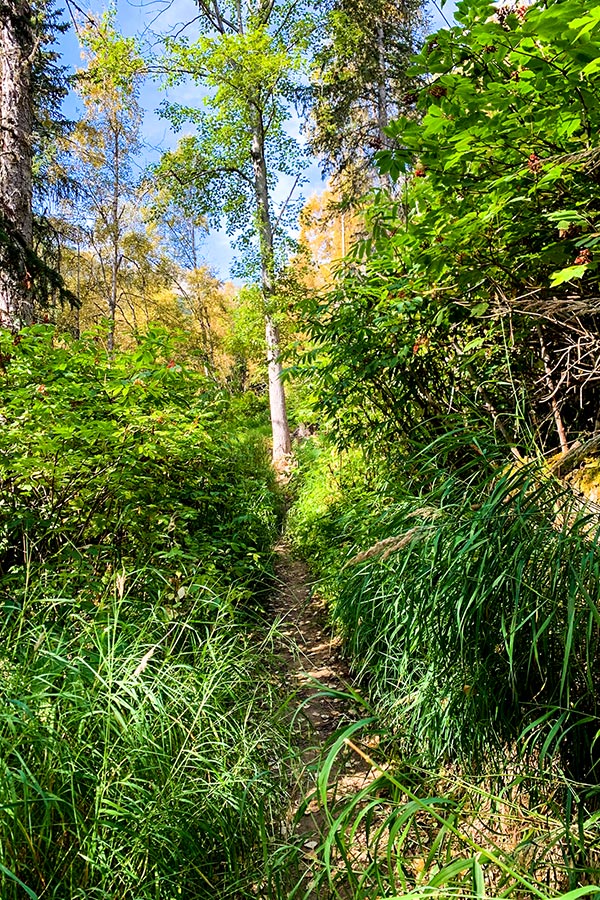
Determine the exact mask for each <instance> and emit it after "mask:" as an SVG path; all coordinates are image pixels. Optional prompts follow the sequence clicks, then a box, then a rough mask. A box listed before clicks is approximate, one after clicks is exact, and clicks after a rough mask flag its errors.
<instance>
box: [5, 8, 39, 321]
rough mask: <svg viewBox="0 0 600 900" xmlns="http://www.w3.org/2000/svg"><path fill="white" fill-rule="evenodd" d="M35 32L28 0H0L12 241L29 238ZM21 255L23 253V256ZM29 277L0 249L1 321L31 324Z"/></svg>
mask: <svg viewBox="0 0 600 900" xmlns="http://www.w3.org/2000/svg"><path fill="white" fill-rule="evenodd" d="M33 54H34V36H33V26H32V18H31V7H30V5H29V3H28V2H27V0H0V214H1V216H2V219H3V220H4V223H5V225H6V226H7V231H8V232H9V237H10V240H11V241H12V242H13V243H14V242H15V241H16V242H17V243H18V244H21V247H22V248H27V247H31V245H32V240H33V215H32V209H31V189H32V159H33V146H32V125H33V111H32V98H31V66H32V57H33ZM21 258H22V254H21ZM32 318H33V310H32V303H31V286H30V276H29V273H28V272H27V271H24V270H23V267H22V266H17V265H16V264H15V253H14V252H11V250H10V248H8V247H7V246H6V245H4V246H3V247H0V325H2V326H4V327H8V328H18V327H19V326H20V325H21V324H27V323H28V322H31V321H32Z"/></svg>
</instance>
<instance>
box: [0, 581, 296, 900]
mask: <svg viewBox="0 0 600 900" xmlns="http://www.w3.org/2000/svg"><path fill="white" fill-rule="evenodd" d="M147 574H148V573H145V572H139V573H130V574H128V576H127V577H126V578H125V577H124V576H122V575H118V576H116V577H115V578H113V579H112V581H111V583H110V584H109V585H107V589H106V590H105V591H104V592H103V593H101V594H99V595H97V596H95V597H93V598H90V602H89V604H87V605H86V604H81V603H77V602H74V601H73V599H72V598H60V597H48V596H47V595H44V594H41V593H39V592H38V591H34V592H33V594H32V595H31V596H30V597H28V598H27V599H26V601H25V602H24V603H23V604H22V605H20V608H18V609H17V608H14V609H13V610H5V612H6V613H7V614H6V615H5V619H4V625H3V628H2V634H1V635H0V646H1V648H2V649H1V650H0V671H1V672H2V681H1V683H0V766H1V769H2V776H1V778H0V805H1V808H2V815H1V816H0V848H1V849H0V853H1V856H0V864H1V867H0V885H1V895H2V897H3V898H7V900H9V898H10V900H12V898H15V900H16V898H20V897H24V896H38V897H40V898H41V897H44V898H45V897H52V898H57V900H58V898H61V900H64V898H75V897H93V898H109V897H110V898H116V897H119V898H132V900H133V898H136V900H145V898H148V900H150V898H153V900H158V898H161V900H162V898H165V900H170V898H178V897H189V898H192V897H194V898H196V897H197V898H201V897H215V896H219V897H227V896H232V897H233V896H236V897H243V896H254V894H252V886H253V885H256V884H258V883H260V881H261V879H262V878H263V876H264V872H263V862H264V847H263V844H265V845H269V844H270V843H272V842H273V840H274V839H275V837H276V835H277V831H278V820H279V818H280V816H281V811H282V809H283V808H284V807H285V788H286V777H287V776H286V768H285V760H286V759H287V757H288V752H289V745H288V737H287V725H286V721H285V719H286V716H285V708H284V706H283V705H282V698H281V694H280V692H279V690H278V687H277V685H276V683H275V679H274V678H273V675H272V672H271V671H270V668H269V664H268V660H269V658H270V655H271V651H272V636H271V635H270V634H269V633H268V632H267V633H263V632H261V631H260V630H259V629H258V628H249V627H248V626H242V625H240V624H239V623H237V622H236V620H235V618H234V615H233V613H232V609H231V607H230V605H229V603H228V601H227V598H226V596H223V594H221V595H215V593H214V592H213V591H212V590H211V589H210V588H206V589H203V587H202V585H201V584H198V583H195V584H194V583H192V584H188V588H189V589H190V590H191V592H192V595H193V597H194V602H193V604H192V603H187V604H179V606H173V605H171V604H169V603H164V604H161V603H157V602H156V597H152V596H151V595H149V593H148V591H147V585H146V584H145V579H146V578H147ZM192 588H193V590H192ZM19 882H21V885H20V884H19Z"/></svg>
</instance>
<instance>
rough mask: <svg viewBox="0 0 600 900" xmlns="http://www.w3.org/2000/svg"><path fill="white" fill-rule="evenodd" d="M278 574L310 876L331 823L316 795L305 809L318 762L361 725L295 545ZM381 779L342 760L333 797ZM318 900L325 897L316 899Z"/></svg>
mask: <svg viewBox="0 0 600 900" xmlns="http://www.w3.org/2000/svg"><path fill="white" fill-rule="evenodd" d="M275 550H276V554H277V559H276V574H277V579H278V583H279V585H280V587H279V590H278V591H277V593H276V595H275V597H274V598H273V604H272V606H273V614H274V618H275V621H276V622H278V623H279V628H280V632H281V634H282V641H281V643H280V646H279V651H278V652H279V655H280V658H281V660H282V662H283V665H284V671H285V678H286V683H287V686H288V687H289V689H290V690H291V692H292V694H293V696H294V703H293V708H294V714H295V719H296V723H297V741H298V743H299V746H300V750H301V762H302V769H301V772H300V775H299V778H298V787H297V790H296V795H295V796H293V797H291V798H290V801H291V802H290V813H289V820H290V829H293V831H294V833H295V834H296V836H299V837H300V839H301V841H302V845H303V853H304V857H305V867H306V870H307V872H306V874H307V876H309V875H310V871H311V869H314V866H316V865H317V859H316V856H315V853H314V851H315V848H316V847H318V846H319V845H320V843H321V840H322V837H323V835H324V832H325V822H326V816H325V814H324V811H323V810H322V809H321V807H320V804H319V802H318V800H317V798H316V796H313V797H312V799H311V800H310V802H309V803H308V805H307V806H306V809H305V811H304V813H303V815H301V816H298V811H299V807H300V804H301V803H302V802H303V800H304V802H306V799H305V798H306V797H307V796H310V795H311V793H314V789H315V778H316V768H317V764H318V761H319V760H320V759H321V757H322V755H323V754H324V752H326V750H327V749H328V746H329V745H330V744H331V738H332V736H333V735H335V734H336V732H338V731H339V729H341V728H343V727H344V726H346V725H348V724H350V723H351V722H353V721H356V720H357V719H359V718H361V713H360V711H359V710H358V709H357V708H355V706H354V705H353V701H352V697H351V696H345V697H336V696H331V695H328V694H327V691H335V692H343V693H344V694H346V695H348V688H349V685H350V684H351V682H352V679H351V675H350V672H349V669H348V666H347V665H346V662H345V661H344V659H343V657H342V653H341V642H340V639H339V638H338V637H336V636H334V635H333V633H332V631H331V628H330V627H329V626H328V621H327V611H326V608H325V604H324V603H323V601H322V600H321V599H320V598H319V596H318V594H314V593H313V591H312V589H311V580H310V574H309V572H308V569H307V567H306V565H305V564H304V563H303V562H302V561H300V560H297V559H294V558H293V557H292V554H291V551H290V548H289V546H288V545H287V544H286V543H285V542H281V543H279V544H278V545H277V547H276V548H275ZM373 777H374V773H373V772H372V770H371V768H370V766H369V765H368V763H367V762H366V761H365V760H363V759H362V758H361V757H360V756H359V755H357V754H356V753H351V752H344V753H341V754H340V756H339V758H338V760H337V761H336V765H335V766H334V768H333V769H332V773H331V778H330V784H329V791H328V795H329V796H330V797H331V796H332V794H333V792H335V796H336V798H338V799H341V798H343V796H344V795H350V794H354V793H356V791H358V790H360V789H361V788H362V787H363V786H364V784H365V783H366V781H367V780H369V779H371V778H373ZM314 896H325V895H322V894H318V895H317V894H315V895H314Z"/></svg>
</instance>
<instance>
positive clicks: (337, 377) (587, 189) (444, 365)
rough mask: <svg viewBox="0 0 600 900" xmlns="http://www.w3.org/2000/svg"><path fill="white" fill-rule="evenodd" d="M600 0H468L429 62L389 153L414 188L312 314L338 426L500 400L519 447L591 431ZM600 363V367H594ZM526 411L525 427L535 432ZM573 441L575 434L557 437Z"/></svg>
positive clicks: (375, 221)
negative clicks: (581, 353) (509, 0)
mask: <svg viewBox="0 0 600 900" xmlns="http://www.w3.org/2000/svg"><path fill="white" fill-rule="evenodd" d="M596 13H597V10H595V8H594V7H593V6H592V8H590V5H589V4H588V3H583V2H579V0H567V2H561V3H557V2H551V3H549V4H547V5H544V6H542V5H539V6H538V5H533V6H530V7H529V8H526V7H525V6H510V7H503V8H502V9H498V8H497V7H495V6H492V5H490V4H488V3H487V2H486V0H464V2H463V3H461V4H459V9H458V12H457V19H458V23H459V24H458V25H457V26H456V27H454V28H451V29H448V30H443V31H440V32H438V33H437V34H435V35H434V36H432V37H431V38H430V39H429V40H428V42H427V43H426V46H425V48H424V50H423V52H422V54H421V56H420V57H419V58H418V59H417V62H416V65H415V68H414V74H415V76H416V77H420V78H423V79H424V80H425V83H424V85H423V87H422V88H421V89H420V90H419V91H418V92H416V93H415V95H414V97H413V101H414V103H415V114H414V115H410V116H407V117H404V118H400V119H398V120H397V121H396V122H393V123H392V124H391V125H390V127H389V129H388V134H389V136H390V137H391V138H393V141H394V143H395V149H391V150H389V151H386V152H382V153H381V154H380V156H379V161H380V166H381V169H382V171H383V172H384V173H389V174H390V175H391V176H392V177H393V178H395V179H398V182H399V184H398V188H399V193H400V194H401V196H400V198H399V199H397V200H395V201H390V199H389V198H388V197H386V196H385V195H378V196H376V197H375V198H374V200H373V203H372V205H371V208H370V210H369V212H368V216H367V231H368V237H367V239H366V240H365V241H364V242H362V243H361V244H359V245H358V246H357V247H356V248H355V250H354V252H353V253H352V254H351V255H350V257H349V258H348V260H347V261H346V263H345V265H344V267H343V268H342V270H341V272H340V277H339V279H338V283H337V285H336V286H335V288H334V291H333V292H332V293H331V294H330V295H329V296H328V297H325V298H324V299H322V300H321V302H320V303H319V304H316V305H314V306H313V308H311V309H309V315H310V317H311V321H312V333H313V337H314V338H315V340H316V342H317V344H318V346H319V347H320V348H321V349H322V353H321V356H320V358H319V361H318V363H317V364H316V366H315V367H314V372H315V375H316V377H317V378H318V379H319V381H320V389H321V395H322V403H323V407H324V409H325V411H326V413H327V414H328V415H329V416H331V417H332V418H335V419H336V420H337V424H338V426H339V428H340V429H341V436H342V437H344V436H345V435H346V436H348V437H350V438H351V437H352V436H353V435H354V436H356V435H360V436H364V435H365V433H366V432H368V431H369V430H370V429H371V430H372V429H373V428H375V427H377V428H379V430H380V432H381V431H384V432H385V431H387V432H388V436H389V438H390V440H398V439H399V438H402V437H403V436H405V435H406V434H408V433H409V432H410V431H411V429H412V428H413V427H414V426H421V430H422V431H423V432H424V434H425V435H429V437H434V436H435V435H437V434H439V433H441V432H443V431H444V430H445V428H446V420H447V417H448V415H452V414H455V415H457V416H458V417H459V421H464V420H465V419H466V418H471V417H472V411H473V410H476V411H477V413H479V412H486V413H487V415H488V416H489V417H490V419H491V420H493V422H494V424H495V425H496V426H497V427H498V430H499V432H500V433H502V436H503V439H504V440H505V441H507V442H524V441H525V440H526V435H534V436H535V437H536V438H537V440H538V441H539V442H541V443H542V444H544V445H546V446H549V447H553V446H556V444H557V438H556V435H555V433H554V428H555V425H556V421H557V413H558V414H560V416H561V417H562V423H563V425H564V428H565V430H566V432H567V435H568V434H569V432H571V433H577V432H580V431H581V430H591V429H593V428H594V427H595V416H596V410H597V409H598V408H599V406H600V403H599V400H598V396H597V390H596V385H595V381H593V380H592V379H590V378H589V373H590V368H588V365H587V362H586V363H583V361H582V359H581V357H578V356H577V353H576V350H574V348H575V347H576V346H577V342H578V341H579V340H580V339H581V341H582V342H583V344H582V345H581V346H583V345H585V347H586V352H588V353H589V357H587V359H588V360H589V361H590V363H591V369H594V367H595V365H596V362H595V360H596V358H597V353H598V349H599V347H598V343H597V339H596V334H597V327H596V320H595V314H596V306H595V296H596V293H597V288H598V277H597V261H596V259H595V255H594V248H595V246H596V242H597V240H598V238H597V231H598V228H597V224H598V223H597V215H596V209H597V207H598V202H599V193H598V181H597V177H596V165H595V159H596V156H597V152H598V147H597V144H598V133H599V129H598V125H599V124H600V122H599V121H598V118H597V117H598V110H599V109H600V103H599V100H600V95H599V90H600V88H599V82H598V67H597V60H598V57H599V56H600V26H599V24H598V22H599V20H598V17H597V15H596ZM591 360H594V362H591ZM523 422H524V423H525V430H524V432H523V431H522V430H521V428H522V423H523ZM561 440H562V439H561Z"/></svg>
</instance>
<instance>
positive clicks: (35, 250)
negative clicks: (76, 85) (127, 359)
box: [0, 0, 75, 328]
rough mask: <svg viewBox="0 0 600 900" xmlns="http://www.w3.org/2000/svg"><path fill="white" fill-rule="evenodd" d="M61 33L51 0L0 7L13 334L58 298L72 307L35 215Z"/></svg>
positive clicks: (3, 225)
mask: <svg viewBox="0 0 600 900" xmlns="http://www.w3.org/2000/svg"><path fill="white" fill-rule="evenodd" d="M66 28H67V26H66V25H65V24H64V22H62V20H61V17H60V13H58V12H57V11H56V9H55V4H54V0H35V2H32V3H29V2H20V0H7V2H0V324H1V325H4V326H7V327H10V328H18V327H19V326H20V325H23V324H28V323H30V322H32V321H33V320H34V316H35V314H36V311H37V309H38V307H39V306H42V305H45V304H47V303H48V301H49V300H50V299H51V298H52V296H53V295H57V296H58V297H59V299H60V300H61V301H63V302H64V301H68V302H74V299H75V298H74V297H73V296H72V295H71V294H70V293H69V292H68V291H66V290H65V287H64V284H63V282H62V280H61V278H60V276H59V275H58V274H57V272H56V265H57V258H56V253H55V249H56V244H55V242H54V241H52V240H50V241H48V240H47V236H48V228H47V220H46V219H45V217H44V216H43V215H40V214H38V215H37V216H36V215H35V210H36V206H37V208H38V210H39V208H40V207H41V201H44V202H45V200H46V198H47V195H48V192H49V190H50V188H51V183H52V179H51V178H50V177H49V171H50V168H51V166H50V160H51V159H52V157H53V153H54V147H55V144H56V137H57V135H58V134H59V133H64V131H65V130H66V129H67V128H68V125H69V123H68V122H67V121H66V120H65V118H64V116H63V115H62V113H61V110H60V106H61V102H62V99H63V97H64V96H65V94H66V92H67V77H66V74H65V70H64V68H62V67H61V66H60V64H59V62H58V60H59V55H58V53H57V52H56V50H55V48H54V47H53V44H54V41H55V38H56V35H57V34H58V33H61V32H64V31H65V30H66Z"/></svg>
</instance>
